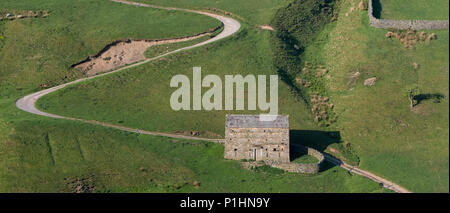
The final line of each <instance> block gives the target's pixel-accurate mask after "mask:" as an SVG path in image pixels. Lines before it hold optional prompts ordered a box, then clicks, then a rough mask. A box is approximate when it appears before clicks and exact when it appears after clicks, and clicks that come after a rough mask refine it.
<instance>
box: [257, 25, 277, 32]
mask: <svg viewBox="0 0 450 213" xmlns="http://www.w3.org/2000/svg"><path fill="white" fill-rule="evenodd" d="M258 28H259V29H263V30H271V31H275V29H274V28H273V27H272V26H270V25H260V26H258Z"/></svg>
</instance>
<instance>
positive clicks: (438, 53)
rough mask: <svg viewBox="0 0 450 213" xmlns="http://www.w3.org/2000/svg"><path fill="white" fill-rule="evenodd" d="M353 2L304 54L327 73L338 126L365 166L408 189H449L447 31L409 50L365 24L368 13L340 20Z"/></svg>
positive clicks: (358, 13)
mask: <svg viewBox="0 0 450 213" xmlns="http://www.w3.org/2000/svg"><path fill="white" fill-rule="evenodd" d="M352 2H353V4H356V3H357V1H344V2H343V6H342V7H341V12H340V16H339V17H340V18H339V21H338V22H337V24H336V26H334V27H332V28H330V29H329V31H328V33H323V37H322V38H320V39H318V40H317V42H316V43H317V45H313V46H311V49H307V50H306V52H305V56H304V57H306V58H316V59H317V58H318V59H322V60H323V62H324V63H326V67H328V68H329V69H330V72H329V73H330V75H331V78H330V79H329V80H328V81H327V82H326V85H327V88H328V91H329V93H330V97H331V98H330V99H331V101H332V102H333V103H335V105H336V107H335V110H336V113H337V115H338V119H337V124H336V128H338V129H339V130H340V132H341V136H342V139H343V141H344V142H351V143H352V145H353V148H354V150H356V152H357V154H358V156H359V157H360V162H361V163H360V165H361V167H362V168H364V169H368V170H370V171H373V172H374V173H376V174H379V175H381V176H383V177H386V178H389V179H391V180H393V181H394V182H396V183H398V184H400V185H402V186H405V187H406V188H408V189H410V190H412V191H420V192H448V190H449V185H448V180H449V144H448V140H449V120H448V117H449V102H448V95H449V94H448V91H449V83H448V82H449V62H448V57H449V49H448V48H449V31H448V30H433V31H427V33H428V34H430V33H435V34H436V35H437V40H432V41H431V42H429V43H427V42H419V43H418V44H417V45H416V46H415V48H413V49H406V48H404V47H403V45H402V44H401V43H400V42H399V41H398V40H397V39H388V38H386V37H385V34H386V32H387V30H383V29H374V28H371V27H369V25H368V18H367V12H365V11H364V12H361V11H354V12H351V13H349V15H348V16H345V15H343V14H345V13H347V12H349V11H350V9H349V8H350V7H351V6H352ZM414 63H416V64H417V65H418V67H416V68H415V67H414ZM356 72H359V73H360V75H359V77H356V78H355V77H354V76H355V73H356ZM369 77H377V81H376V83H375V85H374V86H372V87H367V86H363V82H364V80H365V79H367V78H369ZM414 87H417V88H418V90H419V91H418V92H417V94H418V96H417V97H416V98H417V99H420V100H421V102H420V103H419V104H418V105H417V106H416V107H415V108H414V109H410V107H409V101H408V98H407V96H406V94H407V91H408V89H410V88H414Z"/></svg>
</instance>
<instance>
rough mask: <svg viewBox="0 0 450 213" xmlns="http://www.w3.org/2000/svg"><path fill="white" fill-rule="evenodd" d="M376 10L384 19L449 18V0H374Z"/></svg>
mask: <svg viewBox="0 0 450 213" xmlns="http://www.w3.org/2000/svg"><path fill="white" fill-rule="evenodd" d="M374 5H375V7H374V8H375V12H376V13H377V14H378V15H379V17H381V18H383V19H406V20H409V19H426V20H448V17H449V16H448V11H449V1H447V0H426V1H424V0H374Z"/></svg>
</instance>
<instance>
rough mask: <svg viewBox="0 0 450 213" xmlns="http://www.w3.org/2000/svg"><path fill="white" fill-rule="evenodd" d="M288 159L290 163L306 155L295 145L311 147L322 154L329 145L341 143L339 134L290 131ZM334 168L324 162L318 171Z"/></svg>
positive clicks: (318, 131) (334, 132)
mask: <svg viewBox="0 0 450 213" xmlns="http://www.w3.org/2000/svg"><path fill="white" fill-rule="evenodd" d="M289 142H290V158H291V161H293V160H295V159H298V158H301V157H302V156H305V155H307V154H306V153H305V152H304V150H301V149H300V148H299V147H297V146H295V145H296V144H297V145H303V146H307V147H311V148H313V149H315V150H318V151H320V152H323V151H324V150H325V149H327V147H328V146H329V145H331V144H335V143H341V134H340V132H339V131H320V130H290V131H289ZM332 167H334V165H333V164H331V163H329V162H324V164H323V165H321V167H320V171H325V170H328V169H330V168H332Z"/></svg>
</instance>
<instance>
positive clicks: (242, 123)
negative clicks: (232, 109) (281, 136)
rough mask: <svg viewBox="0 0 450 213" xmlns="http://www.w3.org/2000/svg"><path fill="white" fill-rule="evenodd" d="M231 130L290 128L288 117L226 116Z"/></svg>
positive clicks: (226, 125) (226, 122) (226, 121)
mask: <svg viewBox="0 0 450 213" xmlns="http://www.w3.org/2000/svg"><path fill="white" fill-rule="evenodd" d="M225 118H226V119H225V127H227V128H228V127H229V128H289V116H288V115H262V116H260V115H226V116H225Z"/></svg>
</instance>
